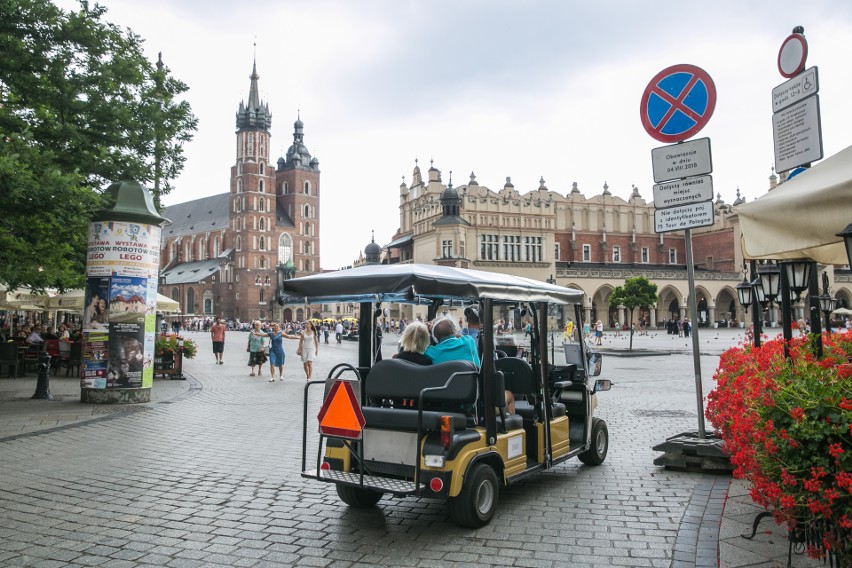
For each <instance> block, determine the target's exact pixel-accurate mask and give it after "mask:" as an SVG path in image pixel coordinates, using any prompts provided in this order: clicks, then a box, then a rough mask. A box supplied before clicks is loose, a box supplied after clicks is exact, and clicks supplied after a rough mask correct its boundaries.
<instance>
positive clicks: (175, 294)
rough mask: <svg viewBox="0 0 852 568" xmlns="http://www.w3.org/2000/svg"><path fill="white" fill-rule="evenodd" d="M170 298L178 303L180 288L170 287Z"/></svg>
mask: <svg viewBox="0 0 852 568" xmlns="http://www.w3.org/2000/svg"><path fill="white" fill-rule="evenodd" d="M172 300H174V301H175V302H178V303H180V290H178V289H177V288H172Z"/></svg>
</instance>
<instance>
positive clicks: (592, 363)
mask: <svg viewBox="0 0 852 568" xmlns="http://www.w3.org/2000/svg"><path fill="white" fill-rule="evenodd" d="M602 366H603V355H601V354H600V353H590V354H589V374H590V375H591V376H593V377H597V376H598V375H600V374H601V367H602Z"/></svg>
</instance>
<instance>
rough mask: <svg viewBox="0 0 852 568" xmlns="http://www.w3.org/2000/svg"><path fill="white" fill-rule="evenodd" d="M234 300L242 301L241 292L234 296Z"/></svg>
mask: <svg viewBox="0 0 852 568" xmlns="http://www.w3.org/2000/svg"><path fill="white" fill-rule="evenodd" d="M234 299H235V300H239V299H240V293H239V292H237V293H236V294H234Z"/></svg>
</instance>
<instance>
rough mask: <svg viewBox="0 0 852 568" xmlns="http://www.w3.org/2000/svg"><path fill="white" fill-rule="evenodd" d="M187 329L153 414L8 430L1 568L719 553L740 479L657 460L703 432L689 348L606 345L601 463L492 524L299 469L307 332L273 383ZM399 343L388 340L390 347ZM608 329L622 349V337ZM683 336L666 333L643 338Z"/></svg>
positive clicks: (604, 558) (651, 560)
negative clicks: (184, 357) (372, 501)
mask: <svg viewBox="0 0 852 568" xmlns="http://www.w3.org/2000/svg"><path fill="white" fill-rule="evenodd" d="M704 331H705V330H702V332H704ZM713 331H714V330H707V332H708V337H707V339H706V341H707V343H706V344H702V352H705V351H706V353H707V354H706V355H703V356H702V357H701V365H702V376H703V383H704V393H705V394H706V393H707V392H709V390H710V389H711V387H712V374H713V371H714V369H715V366H716V364H717V362H718V353H720V352H721V351H722V349H724V348H725V347H727V346H730V345H731V344H733V343H736V341H737V334H736V332H735V331H734V330H720V332H721V333H717V334H715V335H716V336H712V337H711V334H712V333H713ZM189 336H190V337H193V338H194V339H197V340H198V341H199V344H200V349H199V357H198V358H196V359H194V360H190V361H187V362H186V365H185V368H186V370H187V372H188V374H189V375H190V376H191V377H192V379H191V380H190V381H187V382H183V381H159V380H158V381H156V383H155V387H154V391H155V399H156V400H157V402H153V403H151V404H148V405H146V410H145V411H139V412H123V413H120V414H119V415H117V416H116V415H113V416H110V417H109V418H108V419H103V418H99V417H94V418H93V419H87V420H86V421H84V422H80V423H78V424H76V425H75V426H71V427H69V426H61V425H59V426H61V427H59V428H57V425H56V424H48V425H45V426H44V428H45V429H43V430H42V431H41V433H38V432H37V430H38V429H37V428H36V429H35V431H36V433H35V434H34V433H33V431H34V430H33V429H32V428H31V429H30V430H28V431H27V432H22V433H17V434H14V435H10V436H6V437H5V438H0V480H2V485H0V519H2V522H0V565H2V566H43V567H49V566H110V567H113V566H115V567H120V566H148V565H150V566H170V567H192V566H247V567H261V566H291V565H292V566H334V567H335V568H337V567H348V566H429V567H430V568H431V567H434V566H453V565H461V564H463V565H465V566H531V567H558V566H630V567H634V566H658V567H669V566H716V565H717V560H716V557H715V554H714V552H715V550H716V548H717V546H718V545H719V536H720V535H719V524H720V519H721V515H722V511H721V502H722V501H724V497H725V494H726V492H727V488H728V487H727V486H728V478H727V477H721V476H719V477H717V476H709V475H700V474H699V475H697V474H690V473H681V472H674V471H667V470H665V469H662V468H659V467H656V466H654V465H653V463H652V461H653V459H654V457H655V453H654V452H653V451H652V450H651V446H652V445H654V444H656V443H659V442H661V441H663V440H664V439H665V438H666V437H669V436H672V435H675V434H677V433H680V432H684V431H691V430H695V429H696V424H697V409H696V398H695V392H694V373H693V368H692V357H691V355H686V354H684V353H679V354H674V355H670V356H655V357H643V358H623V357H605V360H604V373H603V377H605V378H611V379H612V380H613V381H614V383H615V386H614V387H613V389H612V390H611V391H610V392H608V393H603V394H602V395H601V396H600V399H601V400H600V406H599V407H598V411H597V415H598V416H600V417H602V418H604V419H605V420H606V421H607V423H608V425H609V431H610V436H611V444H610V447H609V455H608V457H607V459H606V461H605V462H604V464H603V465H601V466H600V467H596V468H595V467H588V466H583V465H581V464H580V463H579V462H578V461H576V460H570V461H569V462H566V463H564V464H561V465H560V466H558V467H556V468H554V469H552V470H550V471H548V472H545V473H543V474H541V475H538V476H535V477H533V478H530V479H529V480H527V481H525V482H522V483H520V484H517V485H513V486H512V487H509V488H507V489H506V490H504V491H501V493H500V504H499V507H498V511H497V514H496V516H495V517H494V519H493V520H492V522H491V523H490V524H489V525H488V526H486V527H484V528H482V529H479V530H469V529H461V528H459V527H457V526H456V525H455V524H453V523H452V522H451V521H450V520H449V518H448V514H447V511H446V507H445V505H444V504H443V503H442V502H440V501H435V500H430V499H418V498H405V499H396V498H385V499H382V501H381V502H380V503H379V506H378V507H376V508H372V509H368V510H355V509H349V508H348V507H346V506H345V505H344V504H342V503H341V502H340V501H339V500H338V498H337V495H336V492H335V490H334V487H333V486H331V485H329V484H322V483H319V482H315V481H310V480H305V479H302V478H301V477H300V475H299V473H300V466H301V463H300V458H301V416H302V400H303V393H304V384H305V377H304V373H303V372H302V369H301V364H300V363H299V362H298V359H297V357H296V356H295V353H294V352H295V346H296V342H294V341H293V342H289V341H288V342H285V350H286V352H287V357H288V362H287V364H286V371H285V380H284V381H276V382H275V383H270V382H268V381H267V379H268V374H266V376H264V377H249V376H248V367H247V366H246V365H245V360H246V353H245V347H244V346H245V341H246V337H247V336H246V335H245V334H243V333H237V332H231V333H229V334H228V338H227V341H226V349H225V358H224V360H225V364H224V365H221V366H217V365H214V364H213V357H212V354H211V352H210V344H209V338H208V336H206V335H204V334H200V333H199V334H192V333H190V334H189ZM717 336H718V337H717ZM396 340H397V338H396V337H393V336H390V337H386V339H385V345H386V346H385V350H386V352H387V351H389V350H391V349H393V346H394V345H395V343H396ZM703 340H704V339H703ZM607 341H609V342H610V346H609V347H613V348H616V349H619V350H622V349H623V348H622V347H621V344H620V343H619V342H621V341H623V340H621V339H619V338H608V339H607ZM684 341H689V340H684V339H681V338H671V337H667V336H666V335H665V334H661V335H658V336H656V337H654V336H651V337H647V338H646V337H644V336H643V337H641V338H636V346H637V347H641V346H642V345H645V346H646V347H647V348H649V349H662V347H661V346H660V345H659V344H664V343H666V342H670V343H671V345H672V347H671V348H668V347H667V348H666V349H673V348H674V346H675V343H677V342H680V343H684ZM624 345H625V348H626V343H625V344H624ZM705 345H706V347H705ZM356 349H357V346H356V344H355V343H349V342H344V343H343V344H341V345H337V344H334V343H332V344H330V345H321V346H320V351H319V358H318V361H317V363H316V369H315V377H314V378H324V377H325V376H326V375H327V373H328V372H329V370H330V369H331V368H332V366H333V365H334V364H336V363H338V362H342V361H348V362H354V361H355V360H356V357H357V354H356ZM557 360H559V359H557ZM266 372H267V373H268V367H267V368H266ZM20 380H21V379H18V381H20ZM176 383H177V384H179V385H180V386H174V384H176ZM9 384H10V382H9V381H7V380H3V381H0V391H7V392H12V391H13V389H11V388H10V387H9ZM52 384H53V383H52ZM30 385H31V386H32V388H34V380H33V379H30ZM17 388H18V390H20V389H21V387H20V384H18V387H17ZM68 389H69V390H73V389H72V387H70V386H69V387H68ZM315 390H316V391H317V392H316V395H315V396H313V397H312V398H311V400H310V407H311V413H310V414H311V415H315V413H316V410H317V409H318V408H319V399H318V398H317V397H318V394H319V390H320V389H315ZM158 392H159V393H161V394H160V395H157V394H156V393H158ZM12 399H14V397H12ZM12 399H9V397H7V401H6V402H3V403H0V423H2V422H3V416H2V415H6V414H7V413H8V412H11V410H10V409H11V408H12V407H14V405H15V404H17V403H18V402H23V401H21V400H12ZM72 402H73V401H72ZM33 403H35V404H39V405H42V406H44V407H45V408H48V407H49V406H48V405H50V404H52V403H50V402H47V401H33ZM77 406H84V405H80V403H79V402H77ZM86 410H89V408H88V407H86ZM19 412H20V411H19ZM20 414H21V415H23V414H24V413H23V412H20ZM83 414H85V412H84V413H83ZM3 432H4V433H8V431H7V430H3ZM308 447H309V452H310V451H311V444H310V443H309V445H308ZM314 447H315V446H314ZM314 455H315V454H314ZM309 459H310V458H309ZM741 514H742V516H743V517H745V516H747V514H748V513H747V512H741ZM743 520H745V519H743ZM765 524H766V525H767V526H768V525H770V524H771V523H765ZM764 528H766V527H764ZM723 529H724V527H723ZM732 530H736V529H732ZM723 532H724V530H723ZM723 536H725V535H723ZM730 536H731V538H732V539H733V538H734V537H735V535H734V534H733V533H731V535H730ZM782 544H783V543H782ZM778 548H779V547H778V546H775V547H774V548H773V547H770V548H769V549H767V550H766V551H764V550H760V551H757V552H754V553H753V557H749V558H748V563H746V562H745V561H742V560H740V556H741V555H740V549H737V548H736V547H729V548H728V552H730V554H729V557H728V558H727V559H726V558H724V557H723V558H722V561H723V562H722V565H723V566H730V567H733V566H747V565H754V566H771V565H773V564H772V559H774V558H776V556H777V554H776V553H778V550H776V549H778ZM749 552H750V553H751V552H752V551H749ZM782 552H783V555H784V557H783V560H784V561H786V546H783V551H782ZM773 554H775V556H773ZM797 565H798V564H797Z"/></svg>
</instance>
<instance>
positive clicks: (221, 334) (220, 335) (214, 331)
mask: <svg viewBox="0 0 852 568" xmlns="http://www.w3.org/2000/svg"><path fill="white" fill-rule="evenodd" d="M225 330H226V328H225V324H224V323H222V318H216V323H214V324H213V325H212V326H211V327H210V339H211V340H212V341H213V358H214V361H215V362H214V365H221V364H222V352H223V351H225Z"/></svg>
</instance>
